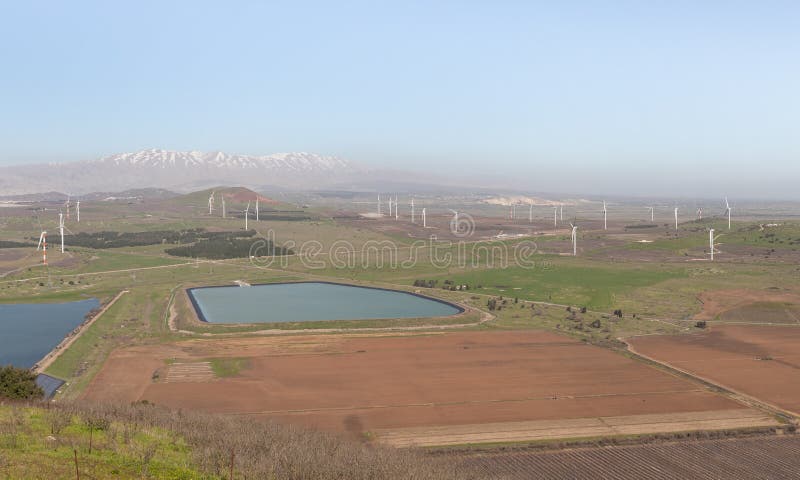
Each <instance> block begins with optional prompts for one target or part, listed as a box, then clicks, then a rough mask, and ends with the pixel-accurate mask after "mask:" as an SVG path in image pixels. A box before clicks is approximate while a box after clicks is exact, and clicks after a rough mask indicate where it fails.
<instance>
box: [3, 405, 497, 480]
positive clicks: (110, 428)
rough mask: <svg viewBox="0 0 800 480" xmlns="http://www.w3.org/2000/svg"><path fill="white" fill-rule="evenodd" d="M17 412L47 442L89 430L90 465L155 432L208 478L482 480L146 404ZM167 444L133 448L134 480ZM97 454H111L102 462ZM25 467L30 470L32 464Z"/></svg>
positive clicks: (289, 429) (445, 463) (375, 449)
mask: <svg viewBox="0 0 800 480" xmlns="http://www.w3.org/2000/svg"><path fill="white" fill-rule="evenodd" d="M3 408H6V409H8V408H9V407H0V410H1V409H3ZM25 408H26V409H28V410H31V409H32V412H33V413H31V414H30V418H42V419H43V420H44V421H45V423H46V424H47V425H46V426H45V427H46V429H47V430H48V431H50V432H51V434H52V435H53V436H54V437H55V438H59V436H60V432H62V431H63V430H65V429H66V428H70V427H72V429H73V430H74V429H75V427H80V428H81V431H82V432H84V434H85V435H86V434H87V433H86V432H91V431H92V430H94V432H95V447H94V448H95V462H97V461H101V460H100V459H102V458H107V459H113V458H115V457H114V454H116V453H118V452H116V451H114V449H120V448H124V446H125V445H128V447H130V445H131V444H130V443H129V440H130V437H135V436H137V435H140V434H141V433H142V432H153V431H158V432H166V433H165V434H162V436H164V435H165V436H166V437H167V438H172V439H173V440H172V441H174V443H179V444H183V445H186V447H187V448H188V451H189V452H190V454H189V455H190V458H191V463H192V465H191V468H192V469H193V470H194V469H196V470H197V471H200V472H202V473H203V475H207V476H208V478H225V479H230V478H231V477H230V471H231V467H233V472H234V474H233V478H236V479H244V478H252V479H255V478H258V479H281V480H283V479H286V480H290V479H298V480H299V479H303V480H314V479H348V480H350V479H352V480H358V479H400V478H403V479H419V480H426V479H431V480H433V479H437V480H438V479H444V480H447V479H470V478H486V477H485V476H483V475H480V476H479V475H477V474H474V473H471V472H469V471H464V470H459V469H458V468H457V467H456V466H455V465H454V463H453V462H452V461H450V460H447V459H444V458H436V457H432V456H430V455H428V454H425V453H422V452H419V451H412V450H397V449H394V448H391V447H385V446H379V445H373V444H371V443H369V442H368V441H367V439H364V441H362V442H359V441H353V440H348V439H345V438H342V437H339V436H336V435H331V434H324V433H319V432H316V431H312V430H308V429H304V428H301V427H295V426H288V425H281V424H277V423H274V422H253V421H252V420H247V419H238V418H231V417H226V416H221V415H210V414H202V413H194V412H183V411H173V410H168V409H166V408H161V407H157V406H153V405H148V404H135V405H110V404H88V403H58V404H50V405H46V406H40V407H36V406H32V407H25ZM45 408H46V410H45ZM10 411H11V412H12V413H13V412H19V411H20V407H19V406H15V407H11V410H10ZM7 413H8V412H7ZM7 417H9V418H7V419H6V420H7V421H5V422H4V424H5V423H9V422H10V421H11V420H13V423H14V425H17V424H18V423H20V422H23V420H19V419H18V418H17V417H20V416H19V415H7ZM20 418H22V417H20ZM64 419H69V420H68V421H65V420H64ZM23 423H24V422H23ZM51 423H52V425H51ZM66 423H69V424H70V425H66ZM5 430H8V429H5ZM13 430H14V432H17V430H20V431H22V430H25V427H24V425H20V426H19V428H15V429H13ZM99 431H103V434H102V438H103V441H102V442H99V441H98V440H99V438H101V437H100V436H98V435H99V434H98V433H97V432H99ZM109 432H111V433H109ZM126 432H127V433H126ZM111 434H113V435H111ZM0 436H9V432H6V431H3V432H0ZM13 437H14V438H5V442H3V444H4V447H7V448H3V449H2V455H3V456H5V457H7V458H11V459H12V460H13V457H14V456H15V442H16V433H14V435H13ZM112 437H113V438H112ZM168 445H169V443H167V444H164V443H144V444H142V445H141V446H140V447H141V448H140V450H142V451H141V452H138V450H137V452H138V453H137V452H134V453H136V456H137V457H139V463H141V465H142V468H141V470H140V471H141V474H142V478H161V476H158V475H156V476H154V477H151V476H150V475H149V474H148V468H147V465H148V463H149V462H150V460H151V459H153V458H155V459H159V458H162V459H163V458H164V456H163V455H162V452H159V451H158V450H160V449H167V448H168ZM103 449H105V450H109V449H111V450H112V451H107V452H105V455H103V454H104V451H103ZM128 450H130V448H128ZM19 453H20V455H21V454H22V453H21V452H19ZM98 455H99V456H98ZM26 460H27V461H30V460H29V459H26ZM108 461H111V460H108ZM31 467H32V468H34V470H35V466H34V465H31ZM107 467H109V468H111V467H112V466H107Z"/></svg>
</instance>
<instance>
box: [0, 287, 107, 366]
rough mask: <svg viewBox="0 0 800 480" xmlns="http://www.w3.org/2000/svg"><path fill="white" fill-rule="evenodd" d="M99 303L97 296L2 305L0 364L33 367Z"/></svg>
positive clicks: (0, 311)
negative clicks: (62, 300)
mask: <svg viewBox="0 0 800 480" xmlns="http://www.w3.org/2000/svg"><path fill="white" fill-rule="evenodd" d="M99 306H100V302H98V301H97V299H94V298H92V299H88V300H80V301H77V302H67V303H21V304H20V303H17V304H8V305H0V365H9V364H11V365H14V366H16V367H22V368H30V367H32V366H33V365H34V364H35V363H36V362H38V361H39V360H41V359H42V357H44V356H45V355H47V353H48V352H50V350H52V349H53V348H54V347H55V346H56V345H58V344H59V343H60V342H61V340H63V339H64V337H66V336H67V334H68V333H69V332H71V331H72V330H74V329H75V327H77V326H78V325H80V324H81V322H83V319H84V316H85V315H86V314H87V313H88V312H89V311H90V310H92V309H93V308H97V307H99Z"/></svg>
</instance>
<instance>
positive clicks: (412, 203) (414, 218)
mask: <svg viewBox="0 0 800 480" xmlns="http://www.w3.org/2000/svg"><path fill="white" fill-rule="evenodd" d="M415 220H416V217H415V216H414V197H411V223H416V222H415Z"/></svg>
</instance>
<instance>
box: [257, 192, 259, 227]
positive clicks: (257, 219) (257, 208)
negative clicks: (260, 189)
mask: <svg viewBox="0 0 800 480" xmlns="http://www.w3.org/2000/svg"><path fill="white" fill-rule="evenodd" d="M257 221H259V220H258V194H256V222H257Z"/></svg>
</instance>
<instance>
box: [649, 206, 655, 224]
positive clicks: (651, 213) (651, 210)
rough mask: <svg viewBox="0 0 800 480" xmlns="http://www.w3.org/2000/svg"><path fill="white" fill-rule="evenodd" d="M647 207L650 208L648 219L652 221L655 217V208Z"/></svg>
mask: <svg viewBox="0 0 800 480" xmlns="http://www.w3.org/2000/svg"><path fill="white" fill-rule="evenodd" d="M647 208H648V209H649V210H650V221H651V222H652V221H653V220H654V218H655V217H654V216H653V211H654V210H655V208H653V207H647Z"/></svg>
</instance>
